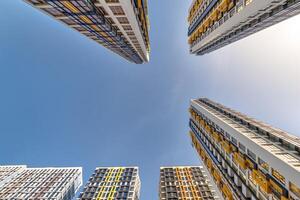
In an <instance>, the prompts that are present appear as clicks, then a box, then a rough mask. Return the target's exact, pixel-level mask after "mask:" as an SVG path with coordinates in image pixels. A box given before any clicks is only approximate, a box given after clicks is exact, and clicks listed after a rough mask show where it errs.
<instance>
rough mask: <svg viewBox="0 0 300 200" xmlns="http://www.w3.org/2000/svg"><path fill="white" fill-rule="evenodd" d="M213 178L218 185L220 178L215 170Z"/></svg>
mask: <svg viewBox="0 0 300 200" xmlns="http://www.w3.org/2000/svg"><path fill="white" fill-rule="evenodd" d="M213 177H214V179H215V181H216V183H217V184H219V183H220V181H221V176H220V174H219V172H218V171H217V170H214V172H213Z"/></svg>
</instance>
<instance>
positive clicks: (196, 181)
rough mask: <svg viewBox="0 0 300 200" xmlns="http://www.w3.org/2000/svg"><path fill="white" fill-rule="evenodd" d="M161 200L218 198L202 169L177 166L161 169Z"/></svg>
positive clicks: (211, 199)
mask: <svg viewBox="0 0 300 200" xmlns="http://www.w3.org/2000/svg"><path fill="white" fill-rule="evenodd" d="M159 199H160V200H174V199H186V200H188V199H189V200H215V199H218V198H217V196H216V195H215V193H214V191H213V190H212V188H211V186H210V184H209V180H208V179H207V176H206V174H205V172H204V170H203V169H202V167H196V166H184V167H181V166H180V167H179V166H178V167H177V166H176V167H161V168H160V182H159Z"/></svg>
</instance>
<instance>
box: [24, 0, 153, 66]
mask: <svg viewBox="0 0 300 200" xmlns="http://www.w3.org/2000/svg"><path fill="white" fill-rule="evenodd" d="M24 1H26V2H28V3H29V4H31V5H32V6H34V7H35V8H38V9H39V10H41V11H43V12H45V13H47V14H48V15H51V16H52V17H54V18H55V19H56V20H59V21H61V22H62V23H64V24H66V25H67V26H69V27H71V28H73V29H75V30H76V31H78V32H80V33H81V34H83V35H85V36H87V37H89V38H91V39H92V40H94V41H96V42H97V43H99V44H101V45H103V46H104V47H106V48H108V49H110V50H111V51H113V52H115V53H117V54H119V55H120V56H122V57H123V58H125V59H127V60H129V61H130V62H133V63H137V64H141V63H144V62H148V61H149V53H150V42H149V27H150V26H149V19H148V5H147V4H148V3H147V0H130V1H129V0H60V1H58V0H24Z"/></svg>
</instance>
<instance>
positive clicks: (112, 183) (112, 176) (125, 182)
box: [78, 167, 141, 200]
mask: <svg viewBox="0 0 300 200" xmlns="http://www.w3.org/2000/svg"><path fill="white" fill-rule="evenodd" d="M140 188H141V182H140V178H139V169H138V167H99V168H96V170H95V172H94V173H93V174H92V175H91V177H90V179H89V181H88V183H87V184H86V185H85V187H84V189H83V191H82V192H81V194H80V195H79V198H78V200H94V199H96V200H113V199H118V200H139V197H140Z"/></svg>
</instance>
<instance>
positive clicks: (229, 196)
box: [222, 184, 233, 200]
mask: <svg viewBox="0 0 300 200" xmlns="http://www.w3.org/2000/svg"><path fill="white" fill-rule="evenodd" d="M222 192H223V194H224V196H225V199H227V200H233V195H232V192H231V190H230V189H229V187H228V186H227V185H226V184H223V187H222Z"/></svg>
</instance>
